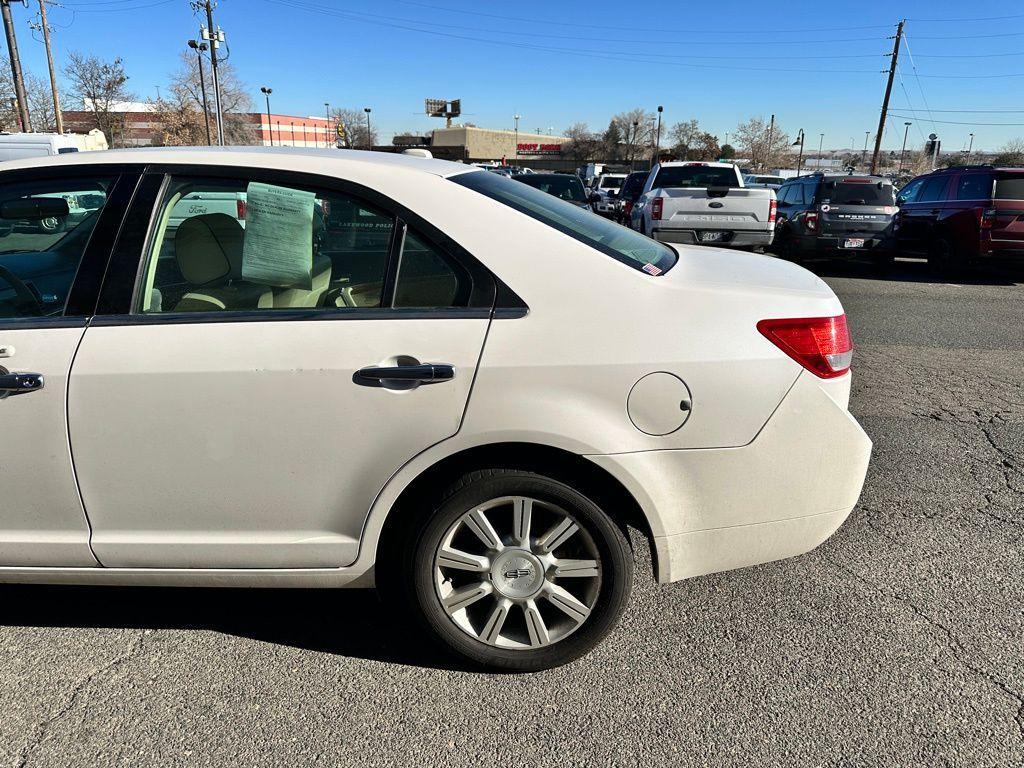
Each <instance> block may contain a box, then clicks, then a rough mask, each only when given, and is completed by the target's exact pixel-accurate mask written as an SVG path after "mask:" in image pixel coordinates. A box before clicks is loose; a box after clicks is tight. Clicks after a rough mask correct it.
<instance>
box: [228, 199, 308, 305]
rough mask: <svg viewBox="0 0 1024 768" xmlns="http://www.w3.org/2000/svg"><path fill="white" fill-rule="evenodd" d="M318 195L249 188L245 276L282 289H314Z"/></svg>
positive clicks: (244, 262) (244, 256) (243, 254)
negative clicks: (314, 250)
mask: <svg viewBox="0 0 1024 768" xmlns="http://www.w3.org/2000/svg"><path fill="white" fill-rule="evenodd" d="M315 199H316V195H315V194H313V193H312V192H303V191H302V190H298V189H290V188H289V187H279V186H276V185H274V184H260V183H258V182H255V181H254V182H250V183H249V185H248V186H247V187H246V214H245V244H244V245H243V247H242V277H243V278H245V279H246V280H252V281H253V282H256V283H263V284H265V285H276V286H280V287H289V288H292V287H295V288H306V289H309V290H311V289H312V288H313V204H314V201H315Z"/></svg>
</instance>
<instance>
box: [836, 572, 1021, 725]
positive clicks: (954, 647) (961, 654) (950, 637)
mask: <svg viewBox="0 0 1024 768" xmlns="http://www.w3.org/2000/svg"><path fill="white" fill-rule="evenodd" d="M823 557H824V559H825V561H826V562H827V563H828V564H829V565H831V566H832V567H833V568H835V569H836V570H838V571H840V572H842V573H845V574H846V575H848V576H851V577H852V578H854V579H855V580H857V581H859V582H860V583H861V584H864V585H865V586H867V587H869V588H870V589H871V590H872V591H874V592H876V593H877V594H879V595H881V596H883V597H885V598H887V599H889V600H894V601H896V602H899V603H902V604H903V605H905V606H906V607H907V608H909V609H910V610H911V611H912V612H913V613H914V614H915V615H916V616H918V617H919V618H920V619H921V620H923V621H924V622H925V623H926V624H928V625H929V626H930V627H933V628H934V629H936V630H938V631H939V632H940V633H941V634H942V635H944V636H945V638H946V647H947V649H949V651H950V652H951V654H952V656H953V658H954V659H956V660H957V661H958V662H959V663H960V664H961V665H962V666H963V667H964V668H965V669H967V670H969V671H970V672H972V673H973V674H975V675H976V676H978V677H979V678H981V679H983V680H985V681H986V682H988V683H989V684H990V685H992V686H993V687H995V688H996V689H997V690H999V691H1001V692H1002V693H1003V694H1004V695H1006V696H1008V697H1009V698H1011V699H1013V701H1014V702H1015V703H1016V705H1017V711H1016V713H1015V714H1014V716H1013V720H1014V722H1015V723H1016V725H1017V731H1018V734H1019V736H1020V740H1021V743H1024V693H1022V692H1020V691H1017V690H1015V689H1013V688H1011V687H1010V686H1009V685H1007V684H1006V683H1005V682H1004V681H1002V680H1000V679H999V678H998V677H996V676H995V675H993V674H992V673H991V672H989V671H988V670H987V669H985V668H984V667H981V666H979V665H978V664H975V663H974V662H972V661H971V656H972V655H973V656H976V657H980V658H983V659H985V661H986V662H988V664H989V665H990V666H992V662H991V660H990V659H987V658H985V656H984V655H983V654H981V653H980V652H978V651H974V652H973V653H972V652H970V651H968V650H967V648H966V647H965V646H964V644H963V641H961V640H960V638H959V637H957V635H956V633H955V632H954V631H953V629H952V628H951V627H949V626H948V625H946V624H943V623H942V622H941V621H939V620H937V619H935V618H932V617H931V616H929V615H928V614H927V613H926V612H925V611H924V609H922V608H921V606H919V605H918V604H917V603H915V602H914V601H913V600H912V599H911V598H910V597H909V596H907V595H905V594H901V593H899V592H897V591H896V590H890V589H887V588H885V587H883V586H882V585H881V584H878V583H877V582H874V581H872V580H871V579H869V578H867V577H866V576H863V575H861V574H860V573H858V572H857V571H855V570H854V569H853V568H850V567H848V566H845V565H843V564H842V563H839V562H837V561H836V560H835V559H834V558H833V557H831V556H829V555H823Z"/></svg>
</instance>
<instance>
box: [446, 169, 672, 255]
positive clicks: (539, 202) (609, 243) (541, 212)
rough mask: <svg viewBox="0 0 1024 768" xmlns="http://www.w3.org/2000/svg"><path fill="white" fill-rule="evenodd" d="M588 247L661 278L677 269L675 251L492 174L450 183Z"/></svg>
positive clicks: (473, 174)
mask: <svg viewBox="0 0 1024 768" xmlns="http://www.w3.org/2000/svg"><path fill="white" fill-rule="evenodd" d="M449 180H450V181H452V182H454V183H455V184H459V185H460V186H463V187H466V188H468V189H472V190H473V191H474V192H479V193H480V194H481V195H484V196H485V197H489V198H491V199H492V200H496V201H497V202H499V203H502V204H503V205H507V206H508V207H509V208H513V209H515V210H517V211H519V212H520V213H522V214H525V215H526V216H529V217H530V218H532V219H535V220H537V221H539V222H542V223H544V224H547V225H548V226H549V227H551V228H553V229H557V230H558V231H559V232H561V233H563V234H565V235H568V236H569V237H572V238H573V239H575V240H578V241H580V242H581V243H584V244H585V245H589V246H590V247H591V248H593V249H595V250H598V251H600V252H601V253H603V254H605V255H607V256H611V257H612V258H613V259H616V260H617V261H621V262H622V263H623V264H627V265H629V266H631V267H633V268H634V269H638V270H641V271H643V272H647V273H648V274H652V275H659V274H661V273H662V272H667V271H668V270H669V269H671V268H672V267H673V265H675V263H676V260H677V257H676V253H675V251H673V250H672V249H670V248H668V247H667V246H664V245H662V244H661V243H659V242H656V241H655V240H652V239H650V238H649V237H644V236H643V235H641V234H639V233H638V232H634V231H633V230H631V229H626V228H625V227H622V226H619V225H618V224H613V223H612V222H610V221H608V220H607V219H604V218H602V217H600V216H597V215H596V214H593V213H591V212H590V211H587V210H586V209H584V208H580V207H579V206H575V205H572V204H571V203H567V202H564V201H562V200H559V199H558V198H556V197H552V196H551V195H548V194H545V193H544V192H541V191H540V190H537V189H534V188H533V187H528V186H526V185H525V184H520V183H519V182H518V181H513V180H511V179H506V178H502V177H501V176H497V175H496V174H493V173H486V172H471V173H462V174H459V175H458V176H453V177H451V178H450V179H449Z"/></svg>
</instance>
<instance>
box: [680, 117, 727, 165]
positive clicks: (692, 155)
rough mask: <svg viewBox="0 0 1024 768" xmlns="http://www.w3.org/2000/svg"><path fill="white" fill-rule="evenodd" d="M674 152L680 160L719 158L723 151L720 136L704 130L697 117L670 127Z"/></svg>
mask: <svg viewBox="0 0 1024 768" xmlns="http://www.w3.org/2000/svg"><path fill="white" fill-rule="evenodd" d="M669 138H670V139H671V141H672V153H673V154H674V155H675V156H676V157H678V158H679V159H680V160H717V159H718V157H719V154H720V153H721V151H722V150H721V148H720V147H719V146H718V137H717V136H714V135H713V134H710V133H708V132H707V131H705V130H702V129H701V127H700V123H698V122H697V120H696V119H692V118H691V119H690V120H685V121H683V122H681V123H676V124H675V125H673V126H672V128H670V129H669Z"/></svg>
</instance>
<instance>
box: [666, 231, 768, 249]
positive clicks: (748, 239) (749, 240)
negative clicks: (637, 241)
mask: <svg viewBox="0 0 1024 768" xmlns="http://www.w3.org/2000/svg"><path fill="white" fill-rule="evenodd" d="M703 231H705V230H699V229H670V228H668V227H660V228H657V229H654V230H652V231H651V237H653V238H654V239H655V240H658V241H659V242H662V243H675V244H677V245H710V246H713V247H715V248H767V247H768V246H769V245H771V244H772V240H774V239H775V232H774V231H762V230H757V231H743V230H724V229H723V230H719V229H714V230H709V231H712V232H725V233H726V239H725V240H715V241H709V242H703V241H702V240H701V239H700V232H703Z"/></svg>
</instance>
